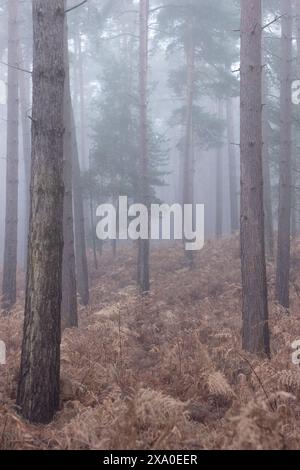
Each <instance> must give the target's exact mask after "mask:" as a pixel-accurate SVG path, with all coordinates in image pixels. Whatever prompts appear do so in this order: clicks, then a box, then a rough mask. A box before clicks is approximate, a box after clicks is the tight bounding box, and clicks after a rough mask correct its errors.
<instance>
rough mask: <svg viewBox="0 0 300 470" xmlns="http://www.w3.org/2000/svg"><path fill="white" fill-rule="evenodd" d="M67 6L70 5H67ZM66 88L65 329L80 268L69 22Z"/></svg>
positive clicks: (71, 322)
mask: <svg viewBox="0 0 300 470" xmlns="http://www.w3.org/2000/svg"><path fill="white" fill-rule="evenodd" d="M65 3H66V2H65ZM64 48H65V50H64V54H65V73H66V77H65V88H64V128H65V133H64V186H65V196H64V220H63V235H64V248H63V269H62V305H61V316H62V326H63V327H64V328H73V327H77V326H78V312H77V289H76V268H75V249H74V230H73V184H72V180H73V174H72V168H73V142H72V132H74V129H73V127H72V100H71V89H70V72H69V50H68V23H67V19H66V20H65V39H64Z"/></svg>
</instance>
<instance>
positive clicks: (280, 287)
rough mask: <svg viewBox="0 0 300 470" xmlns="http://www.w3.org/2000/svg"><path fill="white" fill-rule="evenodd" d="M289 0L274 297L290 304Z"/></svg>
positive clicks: (287, 5)
mask: <svg viewBox="0 0 300 470" xmlns="http://www.w3.org/2000/svg"><path fill="white" fill-rule="evenodd" d="M291 10H292V6H291V0H281V13H282V14H283V17H282V19H281V21H282V39H281V43H282V45H281V57H282V64H281V88H280V116H281V118H280V179H279V215H278V250H277V274H276V299H277V300H278V302H279V303H280V305H282V306H283V307H285V308H289V305H290V300H289V282H290V235H291V153H292V151H291V119H292V118H291V113H292V104H291V84H292V82H291V66H292V11H291Z"/></svg>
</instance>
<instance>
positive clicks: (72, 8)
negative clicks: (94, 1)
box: [65, 0, 87, 13]
mask: <svg viewBox="0 0 300 470" xmlns="http://www.w3.org/2000/svg"><path fill="white" fill-rule="evenodd" d="M85 3H87V0H83V1H82V2H80V3H78V5H74V6H73V7H71V8H68V9H67V10H65V13H69V12H70V11H72V10H75V9H76V8H79V7H81V6H82V5H84V4H85Z"/></svg>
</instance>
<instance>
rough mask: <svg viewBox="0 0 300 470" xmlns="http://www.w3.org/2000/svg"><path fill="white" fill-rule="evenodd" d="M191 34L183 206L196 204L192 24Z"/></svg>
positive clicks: (189, 256) (189, 254)
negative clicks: (193, 142) (193, 146)
mask: <svg viewBox="0 0 300 470" xmlns="http://www.w3.org/2000/svg"><path fill="white" fill-rule="evenodd" d="M188 27H189V34H188V38H187V41H186V46H185V54H186V65H187V77H186V116H185V137H184V156H183V158H184V161H183V201H182V202H183V205H184V204H193V202H194V185H193V181H194V162H193V150H192V141H193V103H194V75H195V45H194V39H193V31H192V30H193V28H192V24H189V25H188ZM186 257H187V259H188V262H189V264H190V266H191V267H192V266H193V262H194V256H193V252H192V251H186Z"/></svg>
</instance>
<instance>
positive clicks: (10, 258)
mask: <svg viewBox="0 0 300 470" xmlns="http://www.w3.org/2000/svg"><path fill="white" fill-rule="evenodd" d="M18 29H19V28H18V1H17V0H10V1H9V2H8V59H7V60H8V63H9V64H11V65H13V66H14V67H18ZM14 67H8V77H7V80H8V86H7V158H6V216H5V239H4V264H3V280H2V308H3V309H4V310H6V311H8V310H10V309H11V308H12V307H13V305H14V304H15V303H16V289H17V251H18V247H17V244H18V172H19V137H18V132H19V80H18V78H19V73H18V70H17V69H16V68H14Z"/></svg>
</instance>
